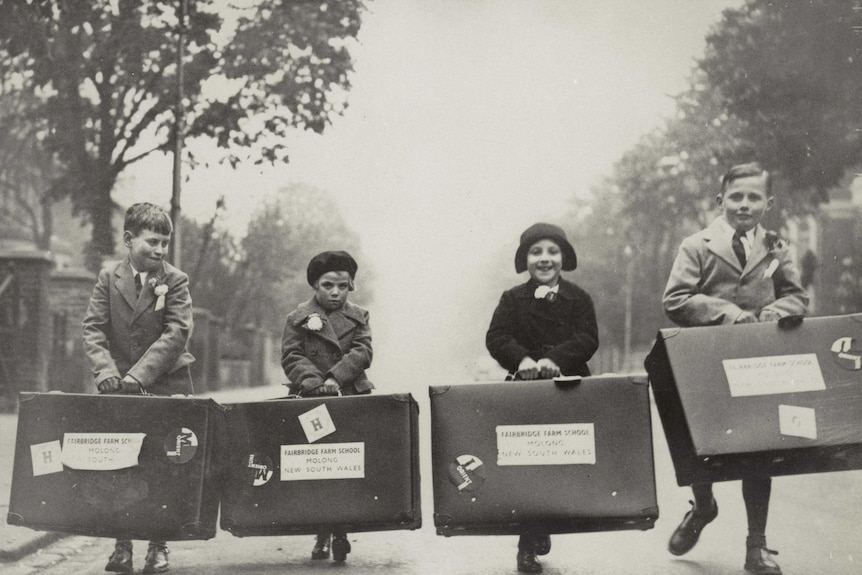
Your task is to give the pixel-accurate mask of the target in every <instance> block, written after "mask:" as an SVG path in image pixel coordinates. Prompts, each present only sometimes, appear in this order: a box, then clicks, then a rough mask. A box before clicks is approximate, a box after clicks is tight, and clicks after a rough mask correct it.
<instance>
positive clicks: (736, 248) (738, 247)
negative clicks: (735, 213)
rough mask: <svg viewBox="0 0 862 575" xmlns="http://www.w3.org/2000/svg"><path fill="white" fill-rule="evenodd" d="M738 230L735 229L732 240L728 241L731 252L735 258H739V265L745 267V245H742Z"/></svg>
mask: <svg viewBox="0 0 862 575" xmlns="http://www.w3.org/2000/svg"><path fill="white" fill-rule="evenodd" d="M743 233H744V232H741V231H739V230H736V232H734V234H733V241H731V242H730V245H731V247H732V248H733V253H735V254H736V259H738V260H739V265H741V266H742V267H745V246H743V245H742V234H743Z"/></svg>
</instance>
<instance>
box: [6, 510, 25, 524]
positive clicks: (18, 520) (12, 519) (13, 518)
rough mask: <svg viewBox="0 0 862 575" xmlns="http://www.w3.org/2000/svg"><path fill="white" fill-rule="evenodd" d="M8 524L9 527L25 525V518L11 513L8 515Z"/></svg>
mask: <svg viewBox="0 0 862 575" xmlns="http://www.w3.org/2000/svg"><path fill="white" fill-rule="evenodd" d="M6 523H8V524H9V525H24V516H23V515H19V514H18V513H13V512H12V511H9V512H8V513H6Z"/></svg>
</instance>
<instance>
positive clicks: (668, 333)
mask: <svg viewBox="0 0 862 575" xmlns="http://www.w3.org/2000/svg"><path fill="white" fill-rule="evenodd" d="M680 331H682V328H681V327H666V328H662V329H660V330H658V333H659V336H660V337H659V339H670V338H672V337H676V336H677V335H679V332H680Z"/></svg>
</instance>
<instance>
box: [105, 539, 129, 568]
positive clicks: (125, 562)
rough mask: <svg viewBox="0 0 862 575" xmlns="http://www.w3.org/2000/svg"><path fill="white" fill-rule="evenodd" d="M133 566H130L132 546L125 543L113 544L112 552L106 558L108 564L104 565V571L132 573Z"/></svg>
mask: <svg viewBox="0 0 862 575" xmlns="http://www.w3.org/2000/svg"><path fill="white" fill-rule="evenodd" d="M134 570H135V568H134V567H132V548H131V547H129V546H127V545H122V544H117V545H115V546H114V552H113V553H111V557H110V558H109V559H108V564H107V565H105V571H111V572H113V573H132V572H134Z"/></svg>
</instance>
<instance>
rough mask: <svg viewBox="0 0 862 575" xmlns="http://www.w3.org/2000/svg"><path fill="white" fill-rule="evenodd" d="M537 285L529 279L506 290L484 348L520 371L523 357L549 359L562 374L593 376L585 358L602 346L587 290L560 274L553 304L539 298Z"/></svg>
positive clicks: (593, 309)
mask: <svg viewBox="0 0 862 575" xmlns="http://www.w3.org/2000/svg"><path fill="white" fill-rule="evenodd" d="M538 285H539V284H538V283H537V282H535V281H534V280H532V279H530V280H529V281H527V283H524V284H521V285H519V286H516V287H514V288H512V289H510V290H507V291H505V292H503V295H502V297H501V298H500V303H499V304H497V309H496V310H494V315H493V317H492V318H491V325H490V326H489V327H488V333H487V334H486V335H485V346H486V347H487V348H488V352H489V353H490V354H491V357H493V358H494V359H495V360H497V362H498V363H499V364H500V365H501V366H503V368H505V369H506V370H508V371H509V372H513V373H514V372H516V371H517V370H518V365H519V364H520V363H521V360H522V359H524V357H526V356H530V357H531V358H533V359H534V360H537V361H538V360H539V359H541V358H543V357H547V358H548V359H551V360H553V361H554V363H556V364H557V365H558V366H559V368H560V371H561V372H562V374H563V375H581V376H587V375H590V370H589V367H587V361H588V360H589V359H590V358H591V357H592V356H593V354H594V353H595V352H596V349H598V347H599V330H598V327H597V325H596V311H595V307H594V306H593V300H592V298H590V296H589V294H588V293H587V292H586V291H584V290H583V289H581V288H580V287H578V286H577V285H575V284H573V283H571V282H569V281H566V280H564V279H562V278H560V288H559V292H558V294H557V298H556V300H555V301H553V302H549V301H546V300H544V299H536V298H535V297H533V292H534V291H535V290H536V288H537V287H538Z"/></svg>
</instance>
